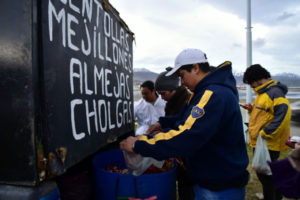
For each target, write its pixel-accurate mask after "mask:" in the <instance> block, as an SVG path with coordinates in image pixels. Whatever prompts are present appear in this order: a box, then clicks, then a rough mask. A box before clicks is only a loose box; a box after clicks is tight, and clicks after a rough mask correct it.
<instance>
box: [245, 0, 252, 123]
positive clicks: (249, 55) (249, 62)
mask: <svg viewBox="0 0 300 200" xmlns="http://www.w3.org/2000/svg"><path fill="white" fill-rule="evenodd" d="M246 29H247V67H249V66H250V65H252V31H251V29H252V27H251V0H247V28H246ZM246 103H252V90H251V88H250V86H249V85H247V86H246ZM246 122H249V115H246Z"/></svg>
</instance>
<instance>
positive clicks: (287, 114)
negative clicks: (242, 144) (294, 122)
mask: <svg viewBox="0 0 300 200" xmlns="http://www.w3.org/2000/svg"><path fill="white" fill-rule="evenodd" d="M254 92H255V93H256V94H257V97H256V99H255V102H254V105H253V106H252V110H251V111H249V114H250V120H249V135H250V140H249V142H250V145H251V146H252V147H255V146H256V140H257V137H258V133H259V134H261V136H262V137H263V138H264V139H265V140H266V142H267V145H268V149H269V150H272V151H284V150H287V149H288V147H287V146H286V145H285V142H286V141H287V139H288V137H289V136H290V119H291V108H290V103H289V101H288V99H287V98H286V97H285V95H286V93H287V87H286V86H285V85H283V84H281V83H279V82H278V83H277V82H275V81H274V80H272V79H270V81H268V82H266V83H264V84H263V85H260V86H258V87H256V88H254Z"/></svg>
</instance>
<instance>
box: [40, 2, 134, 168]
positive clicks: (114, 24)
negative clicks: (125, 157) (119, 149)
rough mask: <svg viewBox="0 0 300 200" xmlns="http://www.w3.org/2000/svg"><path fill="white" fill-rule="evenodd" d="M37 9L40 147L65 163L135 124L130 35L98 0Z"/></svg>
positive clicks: (48, 4)
mask: <svg viewBox="0 0 300 200" xmlns="http://www.w3.org/2000/svg"><path fill="white" fill-rule="evenodd" d="M41 8H42V9H41V19H42V20H41V24H40V25H41V33H40V37H41V44H39V45H40V46H41V48H39V49H40V53H41V57H40V60H41V62H40V66H39V67H40V80H41V90H40V91H41V96H42V98H41V99H42V102H43V103H42V104H43V105H42V109H43V111H42V115H43V127H44V128H43V129H44V130H43V133H42V137H43V140H44V142H43V145H44V148H45V152H46V154H48V155H46V156H47V157H48V158H49V159H50V162H51V155H52V156H53V155H54V156H55V155H57V153H58V155H59V154H60V156H61V157H60V158H61V159H60V160H61V161H62V163H63V165H64V167H68V166H72V165H74V163H77V162H79V161H80V160H82V159H83V158H85V157H86V156H87V155H90V154H91V153H93V152H95V151H97V150H98V149H99V148H100V147H101V146H103V145H105V144H107V143H108V142H111V141H114V140H115V139H116V138H117V137H118V136H120V135H122V134H124V133H128V132H130V131H132V130H133V128H134V126H133V70H132V69H133V55H132V42H133V33H131V32H130V30H129V29H128V27H127V26H126V25H125V24H124V22H123V21H122V20H121V19H120V17H119V16H118V15H117V14H116V12H115V10H114V9H113V8H111V7H110V8H108V10H107V8H106V6H104V4H103V2H102V1H100V0H82V1H71V0H69V1H67V0H45V1H44V0H43V1H41ZM45 141H46V142H45ZM59 150H63V151H64V152H63V153H61V152H59Z"/></svg>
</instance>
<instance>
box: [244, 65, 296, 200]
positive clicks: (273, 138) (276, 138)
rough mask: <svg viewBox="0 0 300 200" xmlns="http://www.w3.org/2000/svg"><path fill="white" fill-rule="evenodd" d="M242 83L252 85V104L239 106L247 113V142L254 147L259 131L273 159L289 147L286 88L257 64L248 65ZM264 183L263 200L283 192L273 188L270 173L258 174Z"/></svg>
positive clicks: (273, 199) (270, 198)
mask: <svg viewBox="0 0 300 200" xmlns="http://www.w3.org/2000/svg"><path fill="white" fill-rule="evenodd" d="M243 82H244V83H246V84H249V85H250V86H251V88H253V90H254V92H255V94H256V95H257V96H256V99H255V101H254V104H253V105H251V104H250V103H246V104H244V105H242V107H243V108H245V109H247V110H248V113H249V114H250V120H249V128H248V131H249V136H250V137H249V143H250V145H251V147H253V148H255V146H256V140H257V137H258V134H261V136H262V138H264V139H265V141H266V143H267V145H268V149H269V153H270V157H271V160H272V161H276V160H277V159H278V157H279V155H280V152H281V151H285V150H287V149H288V147H287V146H286V145H285V142H286V141H287V140H288V138H289V136H290V119H291V108H290V104H289V101H288V99H287V98H286V97H285V95H286V93H287V91H288V90H287V87H286V86H285V85H283V84H281V83H280V82H275V81H274V80H273V79H271V75H270V73H269V72H268V71H267V70H266V69H265V68H263V67H262V66H261V65H259V64H255V65H251V66H250V67H248V68H247V69H246V71H245V73H244V77H243ZM257 176H258V179H259V180H260V182H261V183H262V186H263V195H264V200H279V199H282V195H281V194H280V193H279V192H278V191H277V190H276V189H275V187H274V183H273V179H272V176H269V175H264V174H260V173H257Z"/></svg>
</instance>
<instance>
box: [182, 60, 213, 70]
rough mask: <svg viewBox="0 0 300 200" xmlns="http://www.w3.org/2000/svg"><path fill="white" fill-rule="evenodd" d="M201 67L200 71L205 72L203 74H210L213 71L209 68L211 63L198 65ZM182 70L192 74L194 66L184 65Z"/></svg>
mask: <svg viewBox="0 0 300 200" xmlns="http://www.w3.org/2000/svg"><path fill="white" fill-rule="evenodd" d="M197 64H198V65H199V67H200V69H201V70H202V71H203V72H210V71H211V68H210V66H209V63H207V62H206V63H197ZM180 69H184V70H186V71H188V72H191V71H192V69H193V64H189V65H183V66H182V67H180Z"/></svg>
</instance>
